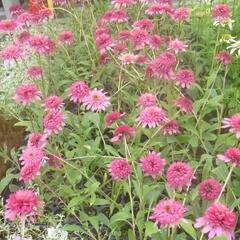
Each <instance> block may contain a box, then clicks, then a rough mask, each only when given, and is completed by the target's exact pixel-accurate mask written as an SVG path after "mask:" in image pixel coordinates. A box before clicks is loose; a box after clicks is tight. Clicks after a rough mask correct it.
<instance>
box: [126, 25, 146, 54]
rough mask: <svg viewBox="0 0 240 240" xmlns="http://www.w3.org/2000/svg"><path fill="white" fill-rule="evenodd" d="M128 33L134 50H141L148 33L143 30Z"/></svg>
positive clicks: (137, 29)
mask: <svg viewBox="0 0 240 240" xmlns="http://www.w3.org/2000/svg"><path fill="white" fill-rule="evenodd" d="M130 33H131V41H132V43H133V45H134V47H135V49H136V50H139V49H143V48H144V47H145V44H147V42H148V32H147V31H146V30H144V29H139V28H134V29H133V30H132V31H131V32H130Z"/></svg>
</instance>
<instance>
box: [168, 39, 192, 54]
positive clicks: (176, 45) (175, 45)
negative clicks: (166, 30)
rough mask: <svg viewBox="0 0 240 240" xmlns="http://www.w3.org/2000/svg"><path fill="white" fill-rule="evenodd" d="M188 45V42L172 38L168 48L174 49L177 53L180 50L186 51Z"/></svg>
mask: <svg viewBox="0 0 240 240" xmlns="http://www.w3.org/2000/svg"><path fill="white" fill-rule="evenodd" d="M187 47H188V45H187V44H185V43H184V42H182V41H180V40H178V39H175V40H170V41H169V43H168V50H173V51H174V52H175V53H176V54H177V53H178V52H185V51H186V48H187Z"/></svg>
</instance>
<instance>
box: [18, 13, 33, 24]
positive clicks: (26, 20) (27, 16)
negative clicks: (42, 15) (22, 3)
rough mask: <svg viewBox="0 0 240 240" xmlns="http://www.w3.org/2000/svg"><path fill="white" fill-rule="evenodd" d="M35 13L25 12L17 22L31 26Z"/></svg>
mask: <svg viewBox="0 0 240 240" xmlns="http://www.w3.org/2000/svg"><path fill="white" fill-rule="evenodd" d="M33 18H34V17H33V15H32V14H31V13H29V12H23V13H21V14H20V15H19V16H18V17H17V22H18V23H19V24H20V25H21V26H24V25H26V26H30V25H31V24H32V23H33Z"/></svg>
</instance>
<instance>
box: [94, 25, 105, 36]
mask: <svg viewBox="0 0 240 240" xmlns="http://www.w3.org/2000/svg"><path fill="white" fill-rule="evenodd" d="M102 34H108V35H109V32H108V29H107V28H106V27H98V28H97V29H96V31H95V32H94V37H95V38H96V37H98V36H101V35H102Z"/></svg>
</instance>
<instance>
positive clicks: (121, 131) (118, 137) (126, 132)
mask: <svg viewBox="0 0 240 240" xmlns="http://www.w3.org/2000/svg"><path fill="white" fill-rule="evenodd" d="M134 134H135V129H134V128H131V127H130V126H128V125H126V124H123V125H120V126H119V127H117V128H116V129H115V130H114V133H113V138H112V139H111V142H113V143H115V142H117V141H123V138H124V137H125V138H126V141H128V140H129V138H130V137H132V136H134Z"/></svg>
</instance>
